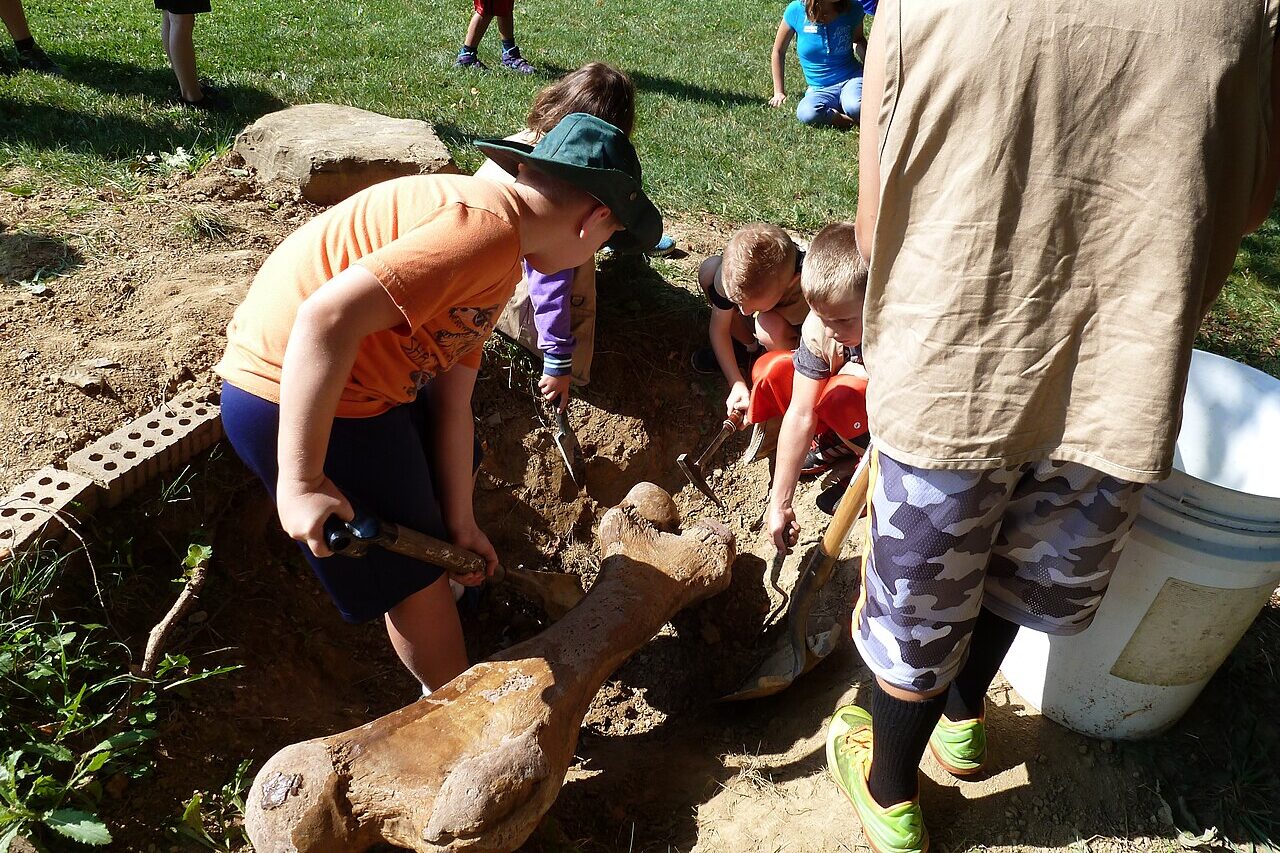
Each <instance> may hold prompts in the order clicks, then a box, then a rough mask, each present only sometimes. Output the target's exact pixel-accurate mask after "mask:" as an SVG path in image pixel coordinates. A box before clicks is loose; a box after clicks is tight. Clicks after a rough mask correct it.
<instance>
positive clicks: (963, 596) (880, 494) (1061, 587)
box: [853, 451, 1142, 692]
mask: <svg viewBox="0 0 1280 853" xmlns="http://www.w3.org/2000/svg"><path fill="white" fill-rule="evenodd" d="M871 464H872V469H871V493H870V512H869V513H868V524H869V526H870V530H869V536H868V541H869V542H870V543H871V545H870V547H869V549H868V554H867V559H866V564H865V566H864V568H863V583H862V591H861V593H860V594H859V598H858V603H857V606H856V607H855V609H854V620H853V639H854V642H855V643H856V644H857V646H858V651H859V652H861V654H862V658H863V660H864V661H866V663H867V666H869V667H870V668H871V669H872V671H873V672H875V674H876V675H877V676H879V677H880V678H881V679H883V680H884V681H886V682H888V683H889V684H892V685H894V686H895V687H900V688H902V689H905V690H912V691H919V692H925V691H929V690H932V689H934V688H936V687H941V686H943V685H946V684H949V683H950V682H951V681H952V680H953V679H954V678H955V676H956V673H957V672H959V670H960V667H961V665H962V664H963V663H964V659H965V657H966V655H967V653H968V648H969V636H970V634H971V633H972V631H973V623H974V621H975V620H976V619H977V618H978V612H979V610H980V609H981V608H982V607H984V606H985V607H986V608H987V609H989V610H991V611H992V612H994V613H995V614H996V615H998V616H1002V617H1004V618H1005V619H1009V620H1010V621H1013V622H1016V623H1018V624H1019V625H1023V626H1025V627H1028V628H1032V629H1034V630H1037V631H1044V632H1046V633H1049V634H1074V633H1077V632H1079V631H1083V630H1084V629H1085V628H1087V627H1088V625H1089V623H1090V621H1092V619H1093V614H1094V612H1095V611H1096V610H1097V608H1098V604H1099V602H1101V601H1102V596H1103V594H1104V593H1106V591H1107V583H1108V582H1109V581H1110V579H1111V571H1112V569H1114V568H1115V565H1116V559H1117V558H1118V557H1119V555H1120V549H1121V548H1122V547H1123V546H1124V543H1125V540H1126V539H1127V538H1128V535H1129V530H1130V528H1131V527H1132V526H1133V519H1134V516H1135V515H1136V514H1137V510H1138V501H1139V497H1140V494H1141V490H1142V486H1141V484H1140V483H1130V482H1126V481H1124V480H1118V479H1116V478H1115V477H1110V476H1108V475H1106V474H1103V473H1102V472H1100V471H1096V470H1094V469H1092V468H1089V467H1086V466H1084V465H1079V464H1076V463H1073V462H1031V463H1027V464H1025V465H1015V466H1011V467H1006V468H997V469H993V470H986V471H950V470H936V469H927V468H917V467H914V466H911V465H906V464H903V463H901V462H898V461H896V460H894V459H892V458H890V457H889V456H887V455H885V454H884V453H881V452H879V451H876V452H875V454H874V456H873V458H872V460H871Z"/></svg>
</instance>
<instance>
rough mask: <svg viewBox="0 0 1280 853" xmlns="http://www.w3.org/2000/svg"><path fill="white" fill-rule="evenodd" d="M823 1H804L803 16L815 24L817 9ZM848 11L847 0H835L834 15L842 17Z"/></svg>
mask: <svg viewBox="0 0 1280 853" xmlns="http://www.w3.org/2000/svg"><path fill="white" fill-rule="evenodd" d="M822 3H823V0H804V14H805V17H807V18H808V19H809V20H811V21H813V22H814V23H817V21H818V7H819V6H821V5H822ZM848 11H849V0H836V14H837V15H843V14H844V13H845V12H848Z"/></svg>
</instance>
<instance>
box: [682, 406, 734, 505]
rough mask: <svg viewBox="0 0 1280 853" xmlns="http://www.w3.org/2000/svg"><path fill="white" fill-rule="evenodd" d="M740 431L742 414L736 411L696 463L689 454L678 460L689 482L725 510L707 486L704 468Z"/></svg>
mask: <svg viewBox="0 0 1280 853" xmlns="http://www.w3.org/2000/svg"><path fill="white" fill-rule="evenodd" d="M740 429H742V413H741V412H739V411H738V410H737V409H734V410H733V412H732V414H730V415H729V417H727V418H725V419H724V423H723V424H722V425H721V426H720V434H719V435H717V436H716V437H715V438H713V439H712V440H711V443H710V444H708V445H707V449H706V450H704V451H702V455H700V456H699V457H698V458H697V460H696V461H690V460H689V454H688V453H681V454H680V455H679V456H678V457H677V458H676V464H677V465H679V466H680V470H681V471H683V472H684V475H685V476H686V477H688V478H689V482H690V483H693V485H694V487H695V488H697V490H698V491H700V492H702V493H703V494H704V495H706V496H707V497H709V498H711V500H712V502H713V503H715V505H716V506H718V507H720V508H721V509H724V504H723V503H721V502H720V498H719V497H717V496H716V494H715V493H714V492H712V491H711V486H709V485H708V484H707V475H706V473H705V472H704V471H703V470H702V466H703V465H706V464H707V460H709V459H710V458H711V457H712V456H714V455H715V452H716V451H717V450H719V449H720V445H722V444H724V441H725V439H726V438H728V437H729V436H731V435H733V434H734V433H735V432H737V431H738V430H740Z"/></svg>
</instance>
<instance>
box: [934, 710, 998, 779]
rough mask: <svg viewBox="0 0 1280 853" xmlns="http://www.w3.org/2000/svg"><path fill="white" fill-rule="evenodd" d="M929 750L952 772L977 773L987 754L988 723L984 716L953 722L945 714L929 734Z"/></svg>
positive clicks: (943, 767)
mask: <svg viewBox="0 0 1280 853" xmlns="http://www.w3.org/2000/svg"><path fill="white" fill-rule="evenodd" d="M984 716H985V715H984ZM929 751H930V752H932V753H933V757H934V758H935V759H937V761H938V763H939V764H941V765H942V769H943V770H946V771H947V772H948V773H950V774H951V775H952V776H961V777H963V776H973V775H974V774H976V773H979V772H981V770H982V762H983V761H984V760H985V759H986V757H987V727H986V724H985V723H984V722H983V720H982V717H979V718H978V719H976V720H960V721H958V722H953V721H951V720H948V719H947V718H946V716H945V715H943V717H942V719H940V720H938V725H936V726H934V727H933V732H932V733H931V734H930V735H929Z"/></svg>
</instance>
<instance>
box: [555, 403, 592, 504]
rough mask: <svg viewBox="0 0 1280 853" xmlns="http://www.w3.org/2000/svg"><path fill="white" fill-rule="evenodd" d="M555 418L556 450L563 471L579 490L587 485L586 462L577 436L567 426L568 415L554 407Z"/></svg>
mask: <svg viewBox="0 0 1280 853" xmlns="http://www.w3.org/2000/svg"><path fill="white" fill-rule="evenodd" d="M553 405H554V404H553ZM555 416H556V449H557V450H559V451H560V458H561V459H563V460H564V467H565V470H567V471H568V472H569V477H570V478H571V479H572V480H573V484H574V485H575V486H577V487H578V488H579V489H581V488H582V487H583V486H585V485H586V484H587V460H586V459H585V458H584V457H583V455H582V445H580V444H578V436H577V435H575V434H574V432H573V427H571V426H569V413H568V412H566V411H565V410H563V409H561V408H560V407H558V406H556V407H555Z"/></svg>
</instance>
